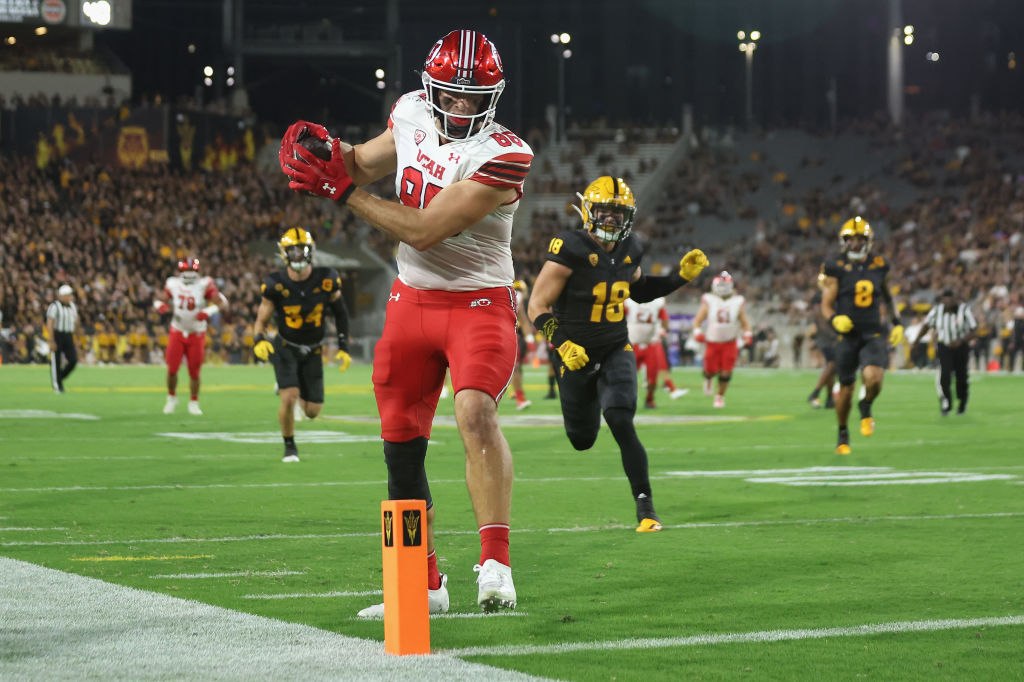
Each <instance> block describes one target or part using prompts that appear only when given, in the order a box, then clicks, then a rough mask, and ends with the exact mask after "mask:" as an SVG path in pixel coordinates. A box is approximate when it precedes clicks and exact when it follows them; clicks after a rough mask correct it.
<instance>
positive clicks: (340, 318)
mask: <svg viewBox="0 0 1024 682" xmlns="http://www.w3.org/2000/svg"><path fill="white" fill-rule="evenodd" d="M330 306H331V313H332V314H333V315H334V328H335V329H336V330H337V331H338V347H339V348H341V350H344V351H347V350H348V306H346V305H345V297H344V296H341V295H340V294H339V296H338V298H336V299H334V300H333V301H331V303H330Z"/></svg>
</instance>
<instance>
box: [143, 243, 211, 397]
mask: <svg viewBox="0 0 1024 682" xmlns="http://www.w3.org/2000/svg"><path fill="white" fill-rule="evenodd" d="M227 305H228V300H227V299H226V298H225V297H224V294H222V293H220V291H218V290H217V285H216V284H214V283H213V278H212V277H202V276H200V275H199V259H198V258H184V259H182V260H179V261H178V275H177V276H174V277H168V278H167V282H166V283H165V284H164V288H163V291H161V292H159V293H158V294H157V297H156V300H155V301H153V307H154V308H156V311H157V312H158V313H160V314H161V315H164V314H166V313H168V312H170V311H171V310H172V309H173V311H174V314H173V315H172V316H171V326H170V329H169V330H168V333H167V355H166V357H165V358H164V359H165V360H166V362H167V402H165V403H164V414H171V413H172V412H174V410H175V408H176V407H178V396H177V388H178V369H179V368H180V367H181V359H182V356H184V357H185V359H186V363H187V365H188V388H189V396H190V397H189V401H188V413H189V414H195V415H201V414H202V413H203V411H202V410H200V409H199V370H200V368H201V367H202V366H203V356H204V355H205V353H206V324H207V320H209V319H210V318H211V317H212V316H213V315H215V314H216V313H217V311H219V310H223V309H225V308H227Z"/></svg>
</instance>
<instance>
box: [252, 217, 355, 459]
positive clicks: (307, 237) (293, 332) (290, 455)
mask: <svg viewBox="0 0 1024 682" xmlns="http://www.w3.org/2000/svg"><path fill="white" fill-rule="evenodd" d="M277 245H278V250H279V251H280V252H281V258H283V259H284V261H285V263H287V267H286V268H285V269H284V270H278V271H277V272H272V273H270V274H269V275H267V277H266V279H264V280H263V284H262V285H261V287H260V293H262V294H263V298H262V300H261V301H260V307H259V310H258V311H257V312H256V324H255V325H253V333H254V334H255V341H256V344H255V346H253V353H255V355H256V357H258V358H259V359H260V360H268V359H269V360H270V361H271V362H272V363H273V365H274V375H275V377H276V378H277V386H278V389H279V391H280V395H281V405H280V407H279V408H278V410H277V419H278V421H279V422H281V435H282V436H283V437H284V458H283V461H285V462H298V461H299V450H298V448H297V447H296V446H295V411H294V408H295V404H296V402H298V403H299V406H300V407H301V408H302V411H303V412H304V413H305V415H306V416H307V417H309V418H310V419H312V418H313V417H316V416H317V415H318V414H320V409H321V408H322V407H323V404H324V363H323V339H324V332H325V331H326V328H325V327H324V313H325V312H327V311H330V313H331V314H332V315H333V316H334V326H335V329H336V330H337V333H338V352H337V354H336V355H335V358H336V359H338V360H339V361H340V362H341V366H340V369H341V371H342V372H344V371H345V370H346V369H348V366H349V365H350V364H351V363H352V356H351V355H349V352H348V309H347V308H346V307H345V299H344V298H342V296H341V277H340V276H339V275H338V271H337V270H335V269H334V268H326V267H322V266H314V265H313V252H314V251H315V249H316V245H315V244H314V242H313V236H312V235H311V234H310V233H309V232H307V231H306V230H304V229H302V228H301V227H293V228H291V229H289V230H288V231H287V232H285V233H284V235H283V236H282V237H281V240H280V241H279V242H278V244H277ZM271 314H274V315H275V316H276V319H277V336H276V337H275V338H274V339H273V341H269V340H267V337H266V334H265V332H266V326H267V322H269V321H270V316H271Z"/></svg>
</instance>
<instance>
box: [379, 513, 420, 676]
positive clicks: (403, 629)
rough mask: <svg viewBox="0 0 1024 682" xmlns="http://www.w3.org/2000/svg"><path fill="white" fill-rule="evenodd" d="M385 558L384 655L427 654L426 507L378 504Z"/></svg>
mask: <svg viewBox="0 0 1024 682" xmlns="http://www.w3.org/2000/svg"><path fill="white" fill-rule="evenodd" d="M380 509H381V519H382V524H383V525H382V533H381V553H382V554H383V557H384V651H386V652H387V653H389V654H395V655H397V656H405V655H408V654H429V653H430V612H429V607H428V605H427V538H426V532H427V503H426V502H424V501H423V500H384V501H383V502H381V503H380Z"/></svg>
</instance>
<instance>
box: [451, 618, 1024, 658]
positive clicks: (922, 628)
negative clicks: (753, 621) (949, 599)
mask: <svg viewBox="0 0 1024 682" xmlns="http://www.w3.org/2000/svg"><path fill="white" fill-rule="evenodd" d="M1002 625H1024V616H1001V617H993V618H947V619H945V620H914V621H897V622H895V623H877V624H873V625H854V626H852V627H835V628H809V629H799V630H763V631H761V632H734V633H724V634H720V635H693V636H691V637H658V638H654V637H649V638H645V639H621V640H617V641H605V642H571V643H567V644H547V645H534V646H530V645H511V646H494V647H465V648H463V649H443V650H442V651H441V653H445V654H448V655H450V656H534V655H537V654H564V653H570V652H575V651H611V650H623V649H665V648H670V647H681V646H706V645H709V644H737V643H750V642H756V643H760V642H792V641H795V640H800V639H824V638H826V637H861V636H865V635H884V634H893V633H902V632H934V631H937V630H962V629H967V628H982V627H998V626H1002Z"/></svg>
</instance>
